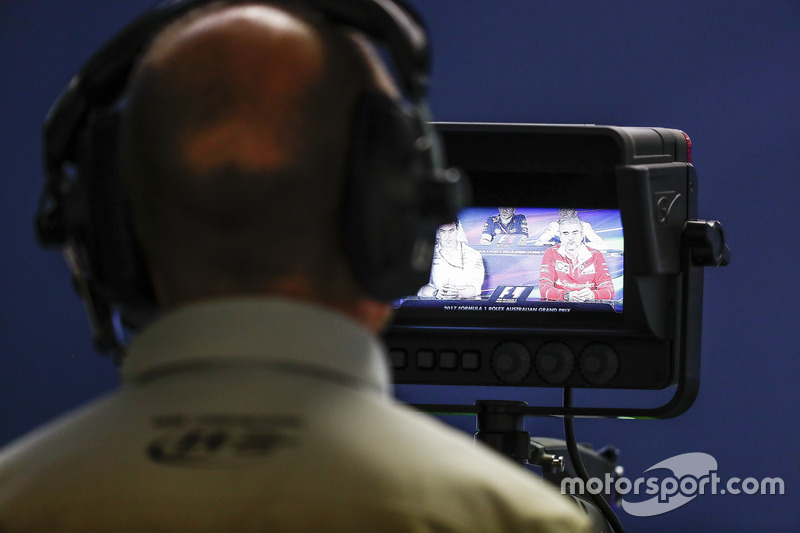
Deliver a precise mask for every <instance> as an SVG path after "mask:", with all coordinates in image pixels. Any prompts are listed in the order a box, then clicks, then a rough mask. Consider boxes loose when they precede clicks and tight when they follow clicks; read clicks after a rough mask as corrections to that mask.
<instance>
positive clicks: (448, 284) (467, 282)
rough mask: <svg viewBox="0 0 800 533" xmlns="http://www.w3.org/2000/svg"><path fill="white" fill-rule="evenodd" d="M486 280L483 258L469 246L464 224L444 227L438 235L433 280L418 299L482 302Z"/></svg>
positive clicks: (423, 289) (419, 293)
mask: <svg viewBox="0 0 800 533" xmlns="http://www.w3.org/2000/svg"><path fill="white" fill-rule="evenodd" d="M483 277H484V267H483V258H482V257H481V254H480V253H479V252H477V251H476V250H474V249H473V248H470V247H469V246H467V236H466V235H465V234H464V230H463V229H462V227H461V224H459V223H458V222H451V223H449V224H444V225H442V226H439V229H438V230H437V232H436V247H435V248H434V252H433V265H432V266H431V279H430V281H428V283H427V284H426V285H423V286H422V288H420V290H419V291H417V296H420V297H422V298H439V299H441V300H460V299H465V298H478V297H480V294H481V286H482V285H483Z"/></svg>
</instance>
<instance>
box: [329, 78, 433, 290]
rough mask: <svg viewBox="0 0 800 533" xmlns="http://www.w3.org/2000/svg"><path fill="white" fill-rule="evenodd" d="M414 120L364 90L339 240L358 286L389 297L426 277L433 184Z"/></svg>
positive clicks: (423, 142)
mask: <svg viewBox="0 0 800 533" xmlns="http://www.w3.org/2000/svg"><path fill="white" fill-rule="evenodd" d="M429 148H430V146H429V143H427V142H426V139H425V132H424V130H423V128H422V127H421V125H420V123H419V120H418V119H417V118H416V117H415V116H414V115H413V114H412V113H411V112H409V111H408V110H406V109H405V108H403V107H401V106H400V105H398V103H396V102H395V101H393V100H392V99H391V98H389V97H388V96H387V95H385V94H383V93H379V92H376V91H375V92H368V93H366V94H364V95H363V96H362V98H361V100H360V102H359V103H358V105H357V109H356V113H355V114H354V124H353V131H352V136H351V146H350V153H349V158H348V161H349V164H348V168H347V175H346V176H345V187H344V197H343V201H342V218H343V221H342V224H341V227H342V240H343V243H344V249H345V253H346V255H347V257H348V259H349V261H350V265H351V268H352V270H353V272H354V274H355V276H356V279H357V281H358V282H359V284H360V285H361V286H362V287H363V288H364V289H365V290H366V292H367V293H368V294H369V295H371V296H372V297H374V298H376V299H378V300H382V301H390V300H393V299H396V298H400V297H402V296H407V295H409V294H414V293H416V291H417V290H418V289H419V287H421V286H422V285H424V284H425V283H427V282H428V277H429V275H430V266H431V260H432V257H433V245H434V239H435V233H436V228H437V227H438V225H439V224H441V223H442V222H441V221H440V220H439V218H440V217H438V216H431V213H426V212H425V209H424V200H425V199H426V196H427V192H426V190H425V189H426V187H430V186H431V185H432V184H433V182H434V178H435V176H434V174H435V172H434V168H433V163H432V160H431V157H430V153H429V151H428V150H429Z"/></svg>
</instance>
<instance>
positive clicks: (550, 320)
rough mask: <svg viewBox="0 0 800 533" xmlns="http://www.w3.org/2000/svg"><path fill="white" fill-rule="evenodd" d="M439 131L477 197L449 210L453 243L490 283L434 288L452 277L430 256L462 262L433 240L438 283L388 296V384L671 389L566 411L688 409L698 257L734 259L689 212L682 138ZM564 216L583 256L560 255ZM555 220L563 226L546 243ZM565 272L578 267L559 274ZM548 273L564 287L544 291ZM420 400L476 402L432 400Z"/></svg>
mask: <svg viewBox="0 0 800 533" xmlns="http://www.w3.org/2000/svg"><path fill="white" fill-rule="evenodd" d="M436 126H437V129H438V131H439V133H440V135H441V137H442V140H443V143H444V146H445V149H446V151H447V153H448V157H449V160H450V162H451V164H453V165H455V166H457V167H460V168H461V169H462V170H464V171H466V173H467V174H468V175H469V177H470V179H471V182H472V187H473V198H474V201H473V206H474V207H471V208H468V209H464V210H462V211H461V213H460V214H459V220H458V221H455V226H457V228H458V231H459V233H460V238H459V241H460V242H459V243H458V244H457V246H458V247H460V248H459V250H461V256H462V259H461V262H462V263H464V262H465V261H466V262H467V263H469V262H470V261H472V262H476V261H477V260H476V259H475V258H476V257H477V255H476V252H477V254H479V255H480V262H482V268H483V282H482V283H481V284H480V287H479V288H478V290H477V294H474V295H470V296H469V297H455V298H453V297H452V294H456V292H452V293H451V292H447V291H446V290H439V291H437V290H435V287H434V285H436V284H437V280H436V279H435V278H437V277H438V278H440V279H439V280H438V283H439V284H442V283H447V282H449V279H448V281H442V279H444V278H445V277H447V276H440V275H439V276H437V274H436V272H435V271H436V270H437V268H439V266H440V265H438V264H437V257H438V258H440V263H441V265H444V266H442V271H444V270H445V268H447V269H450V271H452V272H456V271H457V265H455V267H454V266H453V263H458V260H452V257H458V254H457V253H456V252H454V251H453V250H454V249H455V248H453V247H452V246H453V245H452V240H451V241H447V244H445V242H446V241H445V240H444V239H442V240H441V241H439V242H438V246H440V248H439V255H437V256H435V258H434V264H433V268H432V276H431V287H433V290H429V291H427V293H426V291H424V290H421V291H420V293H419V294H420V295H423V294H427V295H428V296H419V295H410V296H409V297H408V298H404V299H400V300H398V301H396V302H395V307H396V312H395V319H394V321H393V323H392V324H391V325H390V327H389V328H388V329H387V332H386V335H385V340H386V343H387V344H388V347H389V350H390V354H391V364H392V367H393V371H394V379H395V382H396V383H398V384H431V385H469V386H513V387H560V388H564V387H570V388H587V389H591V388H594V389H645V390H661V389H666V388H668V387H672V386H675V389H676V390H675V394H674V395H673V397H672V398H671V399H670V400H669V401H667V402H666V403H665V404H664V405H661V406H658V407H654V408H638V407H634V408H621V409H620V408H594V407H588V408H578V407H576V408H572V409H571V410H570V411H569V414H573V415H578V416H581V415H584V416H648V417H658V418H664V417H671V416H676V415H677V414H680V413H682V412H684V411H685V410H686V409H688V407H689V406H690V405H691V404H692V402H693V400H694V398H695V396H696V393H697V388H698V382H699V358H700V353H699V351H700V324H701V313H702V289H703V270H702V268H703V266H706V265H707V264H723V262H724V261H726V260H727V259H726V257H727V256H725V257H723V256H724V255H725V253H727V248H726V247H725V246H724V239H723V237H722V233H721V231H722V230H721V227H720V226H719V225H718V224H717V223H706V222H705V221H698V220H697V219H696V217H697V177H696V173H695V169H694V167H693V166H692V164H691V141H690V140H689V137H688V136H687V135H686V134H684V133H683V132H681V131H679V130H674V129H668V128H629V127H614V126H595V125H539V124H479V123H438V124H437V125H436ZM499 206H516V208H515V211H514V216H515V217H517V218H516V219H514V221H511V220H510V219H509V218H508V217H506V218H505V221H506V222H507V224H505V225H503V224H501V223H502V222H503V220H501V219H503V215H504V214H505V215H508V211H509V210H508V209H506V208H504V210H505V213H504V212H503V211H502V210H501V209H499ZM574 215H577V219H575V218H574ZM520 216H522V217H523V218H524V219H525V220H524V223H525V226H526V227H524V228H523V225H522V224H523V220H522V218H519V217H520ZM567 218H568V219H569V220H566V222H568V223H569V222H572V223H574V224H576V225H573V226H572V230H573V233H575V232H576V231H575V230H576V228H577V221H580V225H581V226H580V233H581V234H582V235H581V237H582V241H581V243H580V246H581V252H580V253H582V254H583V255H582V256H580V254H579V256H580V259H578V260H577V261H576V262H575V263H572V262H571V261H568V260H567V259H566V256H567V255H566V254H567V248H568V243H567V242H566V241H565V242H559V238H558V235H557V234H558V231H562V236H564V235H566V234H565V233H563V232H564V231H566V230H569V229H570V227H569V226H564V227H562V226H561V224H563V223H564V220H565V219H567ZM559 221H561V222H559ZM554 227H555V228H556V229H557V231H555V234H556V236H555V237H553V239H551V240H549V241H547V242H544V241H543V238H544V237H547V235H545V233H547V230H548V229H550V230H551V231H550V233H549V234H548V235H552V234H553V233H554V231H552V230H553V228H554ZM451 229H452V227H451ZM590 233H593V234H595V235H597V236H598V237H597V240H596V242H593V241H591V240H589V238H588V236H589V234H590ZM698 235H700V236H699V237H698ZM565 238H566V239H572V237H565ZM709 241H710V242H709ZM448 246H450V247H451V248H449V249H447V250H445V248H446V247H448ZM573 247H574V245H573ZM466 248H470V249H471V250H472V251H467V250H466ZM723 251H724V252H725V253H723ZM587 254H591V255H587ZM598 254H599V255H598ZM448 255H449V256H450V259H448V257H446V256H448ZM573 255H575V253H573ZM464 258H467V259H466V260H465V259H464ZM702 258H706V259H705V260H703V259H702ZM448 260H449V261H450V263H451V265H450V266H447V265H445V263H446V262H447V261H448ZM584 260H585V261H584ZM581 261H584V262H583V263H582V264H581V265H578V263H580V262H581ZM454 268H455V269H454ZM468 268H472V267H468ZM480 268H481V265H480V264H477V265H474V270H480ZM548 269H549V270H548ZM570 269H573V270H574V272H573V274H575V273H576V272H577V274H575V277H572V278H570V277H569V276H567V274H569V273H568V272H567V271H568V270H570ZM580 269H583V270H580ZM579 270H580V272H578V271H579ZM601 270H603V271H607V274H608V275H607V276H606V277H605V278H604V280H603V281H602V283H603V284H604V285H605V287H607V288H608V289H609V290H607V291H602V290H595V291H593V293H592V294H593V295H594V296H592V297H590V298H588V299H587V298H585V297H584V298H582V299H581V300H580V301H575V300H573V298H572V297H570V295H578V294H579V289H580V288H584V287H589V288H595V289H597V283H600V281H597V282H595V281H594V280H595V279H597V280H599V277H593V276H592V273H596V274H598V275H599V273H600V271H601ZM548 272H549V274H548ZM453 275H457V274H453ZM451 277H452V276H451ZM553 277H555V278H557V279H556V282H555V286H556V287H559V283H560V284H561V285H560V289H559V290H555V291H552V290H551V291H547V292H546V291H545V290H544V289H545V286H546V285H548V286H552V283H551V282H552V278H553ZM545 278H551V279H549V281H548V280H546V279H545ZM609 278H610V284H609ZM472 292H474V291H472ZM431 293H432V294H434V295H433V296H430V294H431ZM442 293H444V294H445V295H446V296H445V297H444V298H442V297H441V296H440V295H441V294H442ZM527 409H528V414H556V415H559V414H566V413H565V411H564V410H563V408H558V407H554V408H542V407H535V406H531V407H528V408H527ZM428 410H433V411H438V412H448V411H449V412H456V411H457V412H464V411H467V412H475V411H474V410H473V409H469V408H466V409H465V408H464V406H456V407H453V406H441V405H437V406H430V409H428Z"/></svg>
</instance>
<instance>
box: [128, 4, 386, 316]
mask: <svg viewBox="0 0 800 533" xmlns="http://www.w3.org/2000/svg"><path fill="white" fill-rule="evenodd" d="M372 68H375V65H374V64H370V61H369V60H368V59H367V58H366V57H365V55H364V54H363V53H362V52H361V51H360V49H359V47H358V46H356V45H355V44H354V41H353V40H352V39H351V38H350V37H349V36H347V35H345V34H344V33H342V32H341V31H340V30H337V29H333V28H330V27H328V26H327V25H325V24H320V23H316V22H311V19H310V18H307V17H306V16H305V15H302V14H297V13H293V12H289V11H285V10H283V9H282V8H280V9H279V8H276V7H270V6H265V5H235V6H220V5H214V6H213V7H211V8H204V9H202V10H199V11H196V12H194V13H192V14H190V15H189V16H188V17H185V18H184V19H182V20H180V21H178V22H177V23H174V24H173V25H172V26H170V27H169V28H168V29H166V30H165V31H164V32H162V33H161V34H160V35H159V36H158V37H157V38H156V39H155V40H154V42H153V43H152V45H151V47H150V49H149V50H148V52H147V53H146V54H145V56H144V58H143V59H142V61H141V63H140V66H139V69H138V71H137V72H136V74H135V76H134V78H133V80H132V83H131V86H130V89H129V95H128V104H127V106H126V110H125V115H124V119H123V130H122V140H121V171H122V174H123V178H124V182H125V184H126V186H127V188H128V190H129V193H130V196H131V203H132V207H133V212H134V219H135V225H136V227H137V233H138V236H139V240H140V242H141V245H142V248H143V249H144V252H145V255H146V257H147V260H148V262H149V264H150V266H151V271H152V274H153V278H154V284H155V286H156V287H155V288H156V293H157V296H158V297H159V299H160V300H161V302H162V303H163V304H164V305H177V304H180V303H182V302H184V301H188V300H192V299H199V298H208V297H217V296H225V295H235V294H240V293H246V294H252V293H253V292H267V293H271V292H280V291H281V290H283V289H285V288H286V287H294V288H295V289H292V290H296V289H298V288H300V287H306V288H305V289H302V290H304V291H306V292H308V293H309V294H311V293H315V294H318V295H320V296H321V297H323V298H328V299H330V298H340V297H342V298H344V296H343V295H342V294H339V295H336V296H334V295H329V296H323V295H322V293H320V291H323V288H324V287H326V286H327V287H328V289H325V290H330V286H331V283H332V282H333V283H334V284H338V286H340V287H341V289H336V292H341V291H342V290H344V291H347V292H352V291H353V290H354V287H353V285H352V279H351V277H350V274H349V269H347V268H346V265H345V261H344V259H343V257H342V254H341V246H340V242H339V239H340V237H339V234H338V209H339V197H340V189H341V184H342V180H343V176H342V173H343V170H344V167H345V161H346V155H347V150H348V147H349V138H350V127H351V122H352V116H353V112H354V107H355V105H356V103H357V101H358V98H359V96H360V95H361V94H362V92H363V91H364V90H366V89H367V88H368V87H369V86H370V85H371V82H370V80H371V79H372V78H373V76H372V74H371V72H370V69H372ZM335 280H338V281H335ZM323 292H324V291H323ZM348 298H352V295H350V296H349V297H348Z"/></svg>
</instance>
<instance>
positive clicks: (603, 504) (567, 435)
mask: <svg viewBox="0 0 800 533" xmlns="http://www.w3.org/2000/svg"><path fill="white" fill-rule="evenodd" d="M563 403H564V410H565V411H566V412H567V413H568V412H569V409H570V407H572V389H571V388H570V387H564V402H563ZM564 440H566V441H567V452H568V455H569V460H570V462H571V463H572V466H573V467H574V468H575V473H576V474H578V476H580V478H581V479H583V481H584V483H585V484H587V485H588V483H589V473H588V472H586V468H585V467H584V466H583V461H582V460H581V454H580V451H578V442H577V441H576V440H575V427H574V426H573V424H572V415H569V414H565V415H564ZM584 486H586V485H584ZM589 496H590V497H591V499H592V502H593V503H594V504H595V505H596V506H597V508H598V509H600V512H601V513H603V516H604V517H605V519H606V520H607V521H608V523H609V524H610V525H611V528H612V529H613V530H614V532H615V533H625V528H623V527H622V522H620V521H619V518H618V517H617V515H616V514H614V510H613V509H611V506H610V505H609V504H608V502H607V501H606V499H605V498H603V496H602V495H601V494H599V493H598V494H593V493H591V492H590V493H589Z"/></svg>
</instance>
